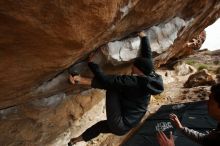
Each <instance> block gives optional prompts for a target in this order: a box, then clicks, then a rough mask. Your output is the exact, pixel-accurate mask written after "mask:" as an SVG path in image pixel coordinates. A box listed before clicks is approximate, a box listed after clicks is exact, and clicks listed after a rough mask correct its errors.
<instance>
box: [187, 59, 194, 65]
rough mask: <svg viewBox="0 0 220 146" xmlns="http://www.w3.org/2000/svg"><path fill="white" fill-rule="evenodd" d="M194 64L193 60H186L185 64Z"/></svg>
mask: <svg viewBox="0 0 220 146" xmlns="http://www.w3.org/2000/svg"><path fill="white" fill-rule="evenodd" d="M195 63H196V61H195V60H186V64H189V65H194V64H195Z"/></svg>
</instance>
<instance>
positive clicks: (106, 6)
mask: <svg viewBox="0 0 220 146" xmlns="http://www.w3.org/2000/svg"><path fill="white" fill-rule="evenodd" d="M219 10H220V1H219V0H197V1H194V0H177V1H173V0H156V1H152V0H111V1H109V0H99V1H92V0H80V1H78V0H75V1H70V0H65V1H57V0H44V1H28V0H13V1H10V0H1V1H0V20H1V21H0V26H1V27H0V38H1V39H0V72H1V74H0V80H1V82H0V109H1V110H0V129H1V131H2V132H1V135H0V143H1V144H2V145H46V144H48V143H50V142H51V141H52V140H53V139H55V138H56V136H58V135H59V134H61V133H62V132H63V131H64V130H66V129H67V128H69V127H70V126H76V125H77V124H76V123H74V124H72V123H71V122H70V121H75V120H76V119H78V118H79V117H81V116H82V114H84V113H85V112H87V111H88V110H89V109H90V108H91V107H92V106H93V105H95V104H97V103H98V102H99V101H100V100H101V99H102V98H101V97H100V96H98V95H99V94H97V97H96V98H94V99H90V98H83V97H84V94H83V95H82V94H80V95H79V97H78V96H77V97H78V98H79V100H77V99H78V98H76V95H78V94H79V93H81V92H82V91H85V90H87V89H88V88H85V87H72V86H70V85H69V83H68V72H67V70H68V68H69V67H70V66H71V65H72V64H73V63H75V62H77V61H78V60H83V59H85V58H86V57H87V55H88V53H89V52H91V51H93V50H94V49H95V48H99V47H101V48H102V51H103V50H104V51H103V54H104V55H103V54H101V56H100V57H103V58H104V59H106V60H114V61H109V62H111V63H112V64H114V63H115V60H116V62H117V63H116V64H121V63H120V62H123V63H124V62H129V61H130V60H132V58H134V57H136V55H137V54H138V49H136V48H137V47H138V45H139V44H138V38H136V35H134V34H136V32H137V31H140V30H143V29H144V30H145V31H146V33H147V34H148V35H149V39H150V41H151V42H150V43H151V46H152V49H153V51H154V52H157V53H156V56H157V57H156V58H155V65H156V66H160V65H162V64H165V63H166V62H167V61H168V60H169V59H171V58H178V57H180V56H184V55H186V54H190V53H191V51H192V49H193V48H192V47H191V46H188V45H187V41H188V40H191V39H192V38H194V37H195V36H198V35H199V33H200V32H201V31H203V30H204V28H205V27H207V26H208V25H210V24H212V23H213V22H214V21H215V20H216V19H217V18H218V17H219V16H220V14H219V13H220V11H219ZM130 40H131V41H130ZM118 41H122V42H125V43H122V44H123V45H122V46H123V48H127V51H126V50H125V51H124V52H123V54H120V53H121V52H120V50H121V46H120V45H115V44H117V43H118V44H120V43H119V42H118ZM133 42H134V43H133ZM116 46H119V47H116ZM132 47H133V49H134V52H132V51H130V49H131V48H132ZM131 50H132V49H131ZM106 52H107V53H106ZM111 52H112V53H111ZM115 52H116V53H115ZM127 53H129V54H131V53H132V55H126V54H127ZM109 58H110V59H109ZM102 63H103V62H102ZM123 67H124V66H120V67H118V68H116V69H115V70H113V69H111V70H110V71H109V70H108V71H109V72H120V71H121V72H122V71H123V72H124V73H125V72H127V70H126V71H125V70H123V69H122V68H123ZM87 71H88V70H86V69H85V70H84V71H82V73H84V74H87V73H88V72H87ZM70 95H71V97H72V98H74V99H73V100H71V101H70V102H66V100H67V99H69V98H71V97H70ZM102 96H104V95H103V94H102ZM39 98H41V99H39ZM44 98H45V99H44ZM38 100H39V101H38ZM70 108H71V109H70ZM3 133H4V134H3ZM42 135H43V136H42ZM44 136H45V137H44ZM12 137H15V138H13V139H12Z"/></svg>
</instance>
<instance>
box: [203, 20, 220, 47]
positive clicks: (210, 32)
mask: <svg viewBox="0 0 220 146" xmlns="http://www.w3.org/2000/svg"><path fill="white" fill-rule="evenodd" d="M205 31H206V40H205V42H204V43H203V45H202V47H201V49H205V48H207V49H209V50H216V49H220V19H218V20H217V21H216V22H215V23H214V24H212V25H210V26H209V27H207V28H206V29H205Z"/></svg>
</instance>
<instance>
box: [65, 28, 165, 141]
mask: <svg viewBox="0 0 220 146" xmlns="http://www.w3.org/2000/svg"><path fill="white" fill-rule="evenodd" d="M139 36H140V38H141V57H139V58H136V59H135V61H134V65H133V67H132V73H131V75H106V74H104V73H103V71H102V70H101V69H100V67H99V66H98V65H97V64H95V63H93V62H91V61H90V62H89V63H88V65H89V68H90V69H91V71H92V72H93V74H94V78H93V79H90V78H85V77H81V76H78V75H76V76H70V81H71V83H72V84H82V85H91V87H93V88H99V89H105V90H106V114H107V120H104V121H100V122H98V123H96V124H95V125H93V126H92V127H90V128H89V129H87V130H86V131H85V132H84V133H83V134H82V135H80V136H79V137H77V138H72V139H71V140H70V142H69V143H68V144H69V145H72V144H75V143H77V142H79V141H89V140H91V139H92V138H95V137H96V136H98V135H99V134H100V133H113V134H116V135H124V134H126V133H127V132H128V131H129V130H131V129H132V128H133V127H135V126H137V124H138V123H139V122H140V121H141V119H142V117H143V116H144V114H145V113H146V110H147V105H148V103H149V100H150V96H151V95H155V94H159V93H161V92H162V91H163V90H164V88H163V81H162V78H161V76H160V75H158V74H156V73H155V72H154V67H153V62H152V54H151V48H150V44H149V41H148V39H147V37H146V35H145V33H144V32H140V33H139Z"/></svg>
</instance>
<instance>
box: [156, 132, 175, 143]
mask: <svg viewBox="0 0 220 146" xmlns="http://www.w3.org/2000/svg"><path fill="white" fill-rule="evenodd" d="M157 140H158V142H159V144H160V146H175V144H174V139H173V135H172V131H170V138H168V137H167V136H166V135H165V134H164V133H163V132H162V131H161V132H158V133H157Z"/></svg>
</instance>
